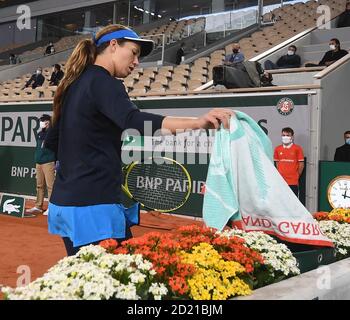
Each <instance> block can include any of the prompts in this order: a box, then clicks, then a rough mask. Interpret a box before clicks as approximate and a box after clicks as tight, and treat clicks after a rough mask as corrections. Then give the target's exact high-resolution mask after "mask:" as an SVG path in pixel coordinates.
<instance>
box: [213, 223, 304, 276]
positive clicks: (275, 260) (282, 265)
mask: <svg viewBox="0 0 350 320" xmlns="http://www.w3.org/2000/svg"><path fill="white" fill-rule="evenodd" d="M218 233H219V234H220V235H221V236H222V237H227V238H230V237H233V236H237V237H241V238H243V239H244V240H245V245H246V246H247V247H248V248H250V249H253V250H256V251H258V252H259V253H260V254H261V255H262V257H263V258H264V263H265V265H267V266H270V267H271V268H272V269H273V270H274V271H279V272H282V273H283V274H284V275H285V276H289V275H296V274H299V273H300V270H299V268H298V267H297V261H296V259H295V257H294V256H293V254H292V252H291V251H290V250H289V249H288V247H287V246H286V245H284V244H282V243H278V242H277V241H276V240H275V239H273V238H272V237H271V236H269V235H268V234H266V233H264V232H257V231H251V232H245V231H243V230H239V229H231V230H225V231H223V232H218Z"/></svg>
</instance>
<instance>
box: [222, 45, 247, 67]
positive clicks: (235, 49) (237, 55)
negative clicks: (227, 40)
mask: <svg viewBox="0 0 350 320" xmlns="http://www.w3.org/2000/svg"><path fill="white" fill-rule="evenodd" d="M240 49H241V47H240V46H239V44H238V43H234V44H233V45H232V54H229V55H227V56H226V57H225V60H224V64H226V65H235V64H237V63H240V62H243V61H244V59H245V58H244V54H243V53H241V52H240Z"/></svg>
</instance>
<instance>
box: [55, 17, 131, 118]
mask: <svg viewBox="0 0 350 320" xmlns="http://www.w3.org/2000/svg"><path fill="white" fill-rule="evenodd" d="M121 29H126V27H124V26H122V25H117V24H115V25H109V26H107V27H105V28H103V29H102V30H100V31H99V32H98V33H97V34H96V40H98V39H99V38H101V37H102V36H104V35H105V34H108V33H111V32H113V31H117V30H121ZM108 45H109V43H104V44H102V45H101V46H99V47H98V48H97V47H96V44H95V42H94V40H93V39H84V40H81V41H80V42H79V43H78V44H77V46H76V47H75V49H74V50H73V52H72V54H71V56H70V57H69V59H68V61H67V63H66V66H65V69H66V70H65V75H64V77H63V79H62V80H61V82H60V84H59V86H58V87H57V90H56V94H55V97H54V100H53V123H56V122H57V121H58V119H59V118H60V116H61V110H62V105H63V99H64V96H65V94H66V92H67V90H68V88H69V87H70V85H71V84H72V83H73V82H74V81H75V80H77V79H78V78H79V76H80V75H81V73H82V72H83V71H84V70H85V68H86V67H87V66H88V65H91V64H94V62H95V60H96V57H97V55H98V54H100V53H101V52H103V51H104V50H105V49H106V48H107V47H108Z"/></svg>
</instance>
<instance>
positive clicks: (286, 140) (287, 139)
mask: <svg viewBox="0 0 350 320" xmlns="http://www.w3.org/2000/svg"><path fill="white" fill-rule="evenodd" d="M291 142H292V137H288V136H282V143H283V144H290V143H291Z"/></svg>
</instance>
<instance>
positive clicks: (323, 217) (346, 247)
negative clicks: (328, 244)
mask: <svg viewBox="0 0 350 320" xmlns="http://www.w3.org/2000/svg"><path fill="white" fill-rule="evenodd" d="M313 216H314V218H315V219H316V220H317V221H318V223H319V225H320V228H321V230H322V232H323V233H324V234H325V235H326V236H327V237H328V238H329V239H331V240H332V241H333V243H334V245H335V250H336V256H337V258H338V259H343V258H346V257H348V256H349V255H350V209H346V208H336V209H333V210H332V211H331V212H316V213H314V215H313Z"/></svg>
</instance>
